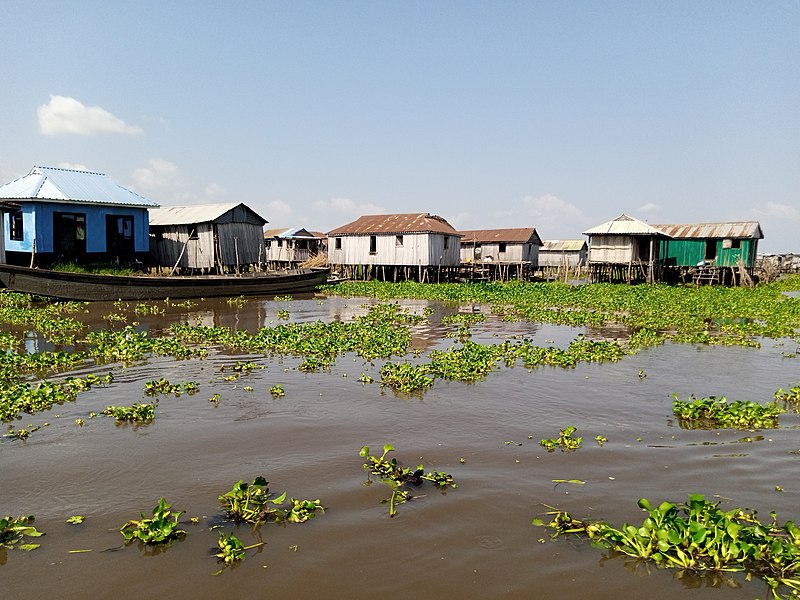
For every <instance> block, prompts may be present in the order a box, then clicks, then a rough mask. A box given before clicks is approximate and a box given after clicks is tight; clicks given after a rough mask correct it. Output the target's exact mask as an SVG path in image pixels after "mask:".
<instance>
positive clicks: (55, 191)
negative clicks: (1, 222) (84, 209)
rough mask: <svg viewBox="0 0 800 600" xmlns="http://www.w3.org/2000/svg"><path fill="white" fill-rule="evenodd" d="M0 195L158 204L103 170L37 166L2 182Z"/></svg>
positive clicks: (13, 198)
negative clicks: (121, 183)
mask: <svg viewBox="0 0 800 600" xmlns="http://www.w3.org/2000/svg"><path fill="white" fill-rule="evenodd" d="M0 198H2V199H7V200H40V201H47V202H69V203H73V202H74V203H81V204H102V205H106V206H142V207H148V208H149V207H155V206H158V203H157V202H154V201H153V200H150V199H149V198H145V197H144V196H142V195H140V194H137V193H136V192H134V191H131V190H129V189H127V188H124V187H122V186H121V185H119V184H118V183H116V182H115V181H113V180H112V179H111V178H110V177H109V176H108V175H105V174H103V173H94V172H92V171H77V170H75V169H59V168H56V167H40V166H36V167H33V169H31V172H30V173H28V174H27V175H25V176H24V177H20V178H19V179H15V180H14V181H11V182H9V183H6V184H4V185H1V186H0Z"/></svg>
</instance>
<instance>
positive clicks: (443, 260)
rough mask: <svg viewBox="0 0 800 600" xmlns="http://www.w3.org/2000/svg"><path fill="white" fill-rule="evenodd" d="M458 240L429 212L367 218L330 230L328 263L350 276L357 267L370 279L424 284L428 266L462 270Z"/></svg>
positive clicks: (458, 236) (454, 233)
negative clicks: (406, 279)
mask: <svg viewBox="0 0 800 600" xmlns="http://www.w3.org/2000/svg"><path fill="white" fill-rule="evenodd" d="M460 239H461V236H460V234H459V233H458V232H457V231H456V230H455V229H453V227H452V226H451V225H450V224H449V223H448V222H447V221H446V220H445V219H443V218H442V217H440V216H437V215H432V214H430V213H404V214H392V215H366V216H362V217H359V218H358V219H357V220H355V221H353V222H352V223H348V224H347V225H342V226H341V227H337V228H336V229H333V230H332V231H329V232H328V264H330V265H331V266H332V267H333V268H335V269H336V268H341V267H344V270H346V271H348V273H354V272H355V270H354V269H353V267H359V268H360V269H361V271H362V274H363V275H362V276H367V277H369V276H378V277H382V278H388V277H390V276H391V277H392V278H395V279H396V278H409V277H418V278H419V279H420V280H422V279H424V278H425V276H426V275H427V276H428V277H430V273H431V271H430V268H434V269H438V271H439V272H440V271H441V268H442V267H445V268H447V267H458V265H459V263H460ZM387 267H388V268H389V269H388V272H389V274H390V275H387ZM378 269H380V271H379V270H378ZM415 271H416V272H415ZM356 276H357V275H356Z"/></svg>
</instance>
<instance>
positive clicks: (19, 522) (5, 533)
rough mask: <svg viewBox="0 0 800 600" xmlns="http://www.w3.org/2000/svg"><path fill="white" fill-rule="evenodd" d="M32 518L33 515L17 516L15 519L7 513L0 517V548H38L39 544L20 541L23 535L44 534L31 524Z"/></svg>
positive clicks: (35, 535) (39, 535) (38, 535)
mask: <svg viewBox="0 0 800 600" xmlns="http://www.w3.org/2000/svg"><path fill="white" fill-rule="evenodd" d="M34 520H35V519H34V516H33V515H28V516H23V517H17V518H16V519H15V518H13V517H10V516H8V515H6V516H5V517H0V548H7V549H12V548H16V549H17V550H35V549H36V548H38V547H39V544H21V543H20V542H22V541H23V538H24V537H25V536H27V537H41V536H43V535H44V534H43V533H41V532H40V531H37V529H36V527H34V526H33V525H31V523H33V521H34Z"/></svg>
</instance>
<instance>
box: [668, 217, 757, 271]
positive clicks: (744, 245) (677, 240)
mask: <svg viewBox="0 0 800 600" xmlns="http://www.w3.org/2000/svg"><path fill="white" fill-rule="evenodd" d="M653 227H655V228H656V229H659V230H661V231H663V232H664V233H666V234H667V235H668V236H669V237H668V238H664V239H662V240H661V250H660V256H661V259H662V261H663V262H664V265H665V266H668V267H695V266H715V267H736V266H738V265H739V262H740V261H741V263H742V266H744V267H745V268H747V269H752V268H753V266H754V265H755V262H756V256H757V251H758V240H761V239H764V234H763V233H762V232H761V225H760V224H759V223H758V221H736V222H729V223H690V224H685V225H674V224H662V225H653Z"/></svg>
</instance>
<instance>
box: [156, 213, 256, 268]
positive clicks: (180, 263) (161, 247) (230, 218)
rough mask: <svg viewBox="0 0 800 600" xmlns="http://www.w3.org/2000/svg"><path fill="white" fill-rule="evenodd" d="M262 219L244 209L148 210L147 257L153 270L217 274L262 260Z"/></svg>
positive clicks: (252, 264)
mask: <svg viewBox="0 0 800 600" xmlns="http://www.w3.org/2000/svg"><path fill="white" fill-rule="evenodd" d="M266 223H267V220H266V219H264V218H263V217H261V216H260V215H258V214H257V213H256V212H255V211H253V210H252V209H251V208H249V207H247V206H246V205H244V204H241V203H239V204H233V203H231V204H199V205H195V206H167V207H163V208H157V209H153V210H151V211H150V241H151V243H150V253H151V255H152V259H153V261H154V262H155V264H156V265H158V266H159V267H162V268H164V267H169V268H173V267H177V268H179V269H181V270H188V271H195V270H200V271H203V272H217V273H223V272H226V271H229V270H231V269H233V270H239V269H241V268H242V267H248V266H260V265H261V264H263V263H264V261H265V254H266V252H265V249H264V225H265V224H266Z"/></svg>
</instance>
